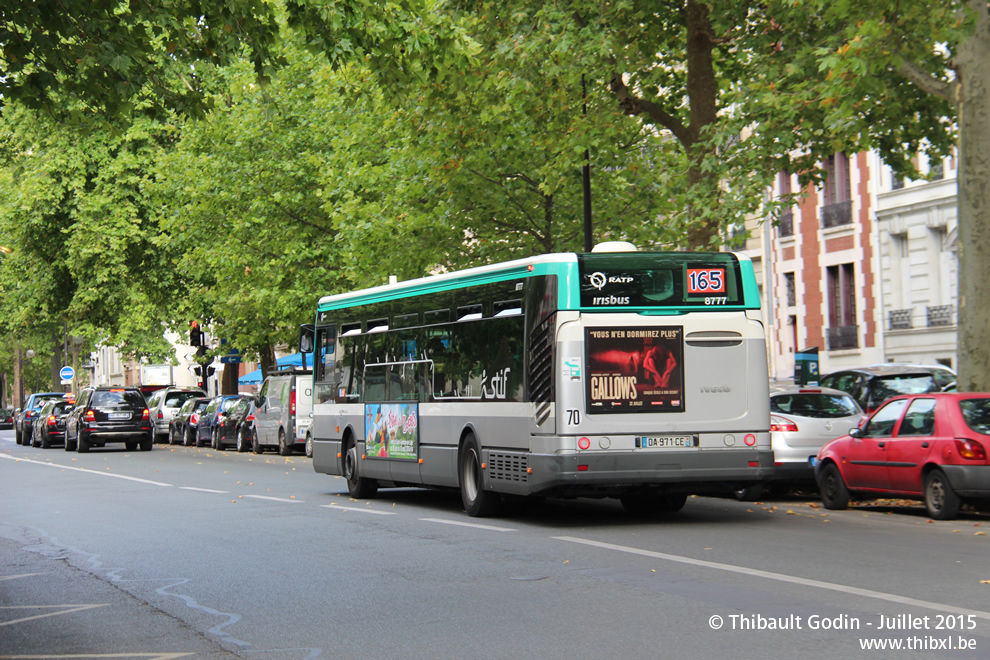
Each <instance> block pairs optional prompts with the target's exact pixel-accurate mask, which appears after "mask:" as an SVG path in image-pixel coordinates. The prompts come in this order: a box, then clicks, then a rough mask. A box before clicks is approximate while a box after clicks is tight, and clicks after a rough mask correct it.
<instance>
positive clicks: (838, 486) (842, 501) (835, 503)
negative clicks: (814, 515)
mask: <svg viewBox="0 0 990 660" xmlns="http://www.w3.org/2000/svg"><path fill="white" fill-rule="evenodd" d="M818 492H819V493H820V495H821V498H822V504H824V505H825V508H826V509H831V510H833V511H835V510H841V509H845V508H846V507H847V506H849V489H848V488H846V482H845V481H843V480H842V473H840V472H839V468H837V467H836V466H835V463H829V464H828V465H826V466H825V467H823V468H822V471H821V473H820V474H819V475H818Z"/></svg>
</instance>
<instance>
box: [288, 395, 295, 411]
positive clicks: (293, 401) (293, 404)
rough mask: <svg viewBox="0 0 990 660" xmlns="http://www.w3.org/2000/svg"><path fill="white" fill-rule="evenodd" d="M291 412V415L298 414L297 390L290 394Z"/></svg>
mask: <svg viewBox="0 0 990 660" xmlns="http://www.w3.org/2000/svg"><path fill="white" fill-rule="evenodd" d="M289 414H290V415H295V414H296V393H295V391H293V392H292V393H291V394H290V395H289Z"/></svg>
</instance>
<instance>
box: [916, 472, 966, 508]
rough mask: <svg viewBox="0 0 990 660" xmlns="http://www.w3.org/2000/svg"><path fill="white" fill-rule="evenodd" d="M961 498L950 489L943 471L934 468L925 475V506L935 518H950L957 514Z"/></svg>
mask: <svg viewBox="0 0 990 660" xmlns="http://www.w3.org/2000/svg"><path fill="white" fill-rule="evenodd" d="M960 506H962V500H961V499H959V496H958V495H956V491H954V490H953V489H952V484H950V483H949V479H948V478H947V477H946V476H945V472H942V471H941V470H939V469H937V468H936V469H934V470H932V471H931V472H929V473H928V474H927V475H925V508H926V509H928V515H929V516H931V517H932V518H934V519H935V520H952V519H953V518H955V517H956V516H957V515H959V507H960Z"/></svg>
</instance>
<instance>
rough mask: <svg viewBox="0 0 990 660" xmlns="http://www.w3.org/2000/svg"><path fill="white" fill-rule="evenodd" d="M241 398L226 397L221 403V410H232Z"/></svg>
mask: <svg viewBox="0 0 990 660" xmlns="http://www.w3.org/2000/svg"><path fill="white" fill-rule="evenodd" d="M240 401H241V399H224V401H223V403H222V404H220V405H221V407H220V410H230V409H231V408H233V407H234V406H235V405H237V404H238V403H239V402H240Z"/></svg>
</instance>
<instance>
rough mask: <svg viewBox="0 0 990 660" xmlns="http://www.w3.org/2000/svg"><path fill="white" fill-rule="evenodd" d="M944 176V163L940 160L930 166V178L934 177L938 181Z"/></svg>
mask: <svg viewBox="0 0 990 660" xmlns="http://www.w3.org/2000/svg"><path fill="white" fill-rule="evenodd" d="M944 178H945V165H943V163H942V161H941V160H940V161H938V162H937V163H935V165H933V166H932V179H934V180H935V181H939V180H941V179H944Z"/></svg>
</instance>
